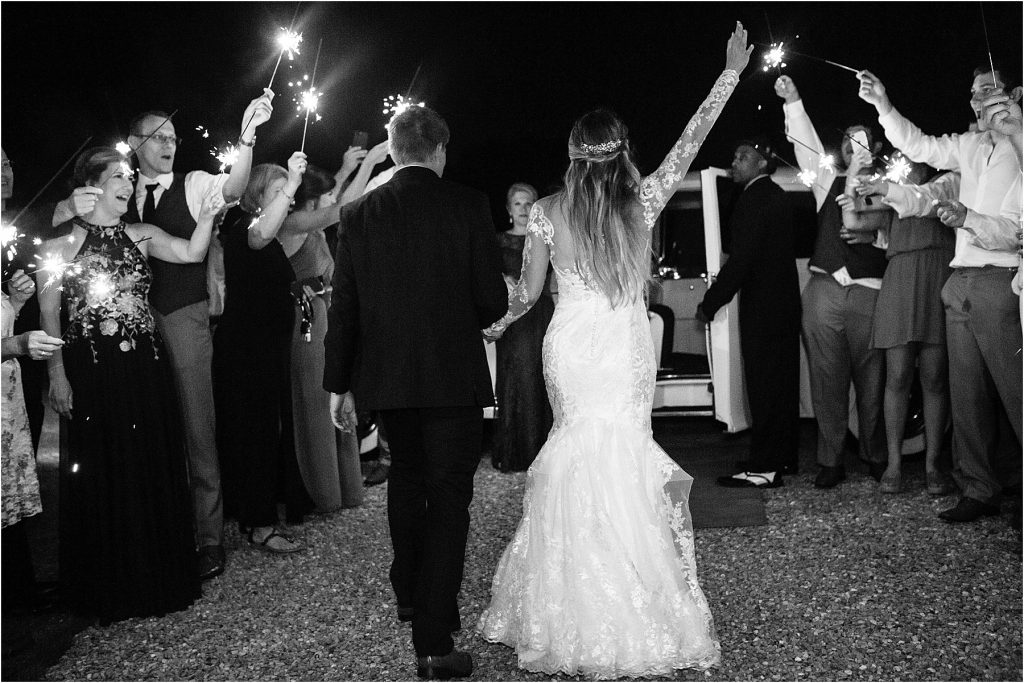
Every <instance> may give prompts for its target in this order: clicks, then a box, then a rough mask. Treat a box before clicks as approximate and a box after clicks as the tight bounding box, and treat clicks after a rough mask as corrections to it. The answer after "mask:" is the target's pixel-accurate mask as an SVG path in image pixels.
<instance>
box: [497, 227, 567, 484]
mask: <svg viewBox="0 0 1024 683" xmlns="http://www.w3.org/2000/svg"><path fill="white" fill-rule="evenodd" d="M525 241H526V236H525V235H514V234H512V233H509V232H503V233H501V234H500V235H498V244H499V246H500V247H501V263H502V268H501V269H502V272H503V273H504V274H505V275H509V276H511V277H513V278H515V279H517V280H518V279H519V275H520V273H521V271H522V268H523V244H524V243H525ZM554 311H555V304H554V302H553V301H552V300H551V296H550V294H549V293H548V291H547V289H546V288H545V291H544V293H543V294H541V296H540V299H538V301H537V303H536V304H534V306H533V308H531V309H530V311H529V312H528V313H527V314H526V315H524V316H523V317H522V318H520V319H519V320H517V321H516V322H515V324H513V325H511V326H509V328H508V329H507V330H506V331H505V334H504V335H503V336H502V337H501V339H499V340H498V341H497V347H498V348H497V356H498V368H497V377H496V386H495V394H496V395H497V399H498V420H497V422H498V424H497V427H496V429H495V432H494V448H493V450H492V462H493V464H494V466H495V467H496V468H498V469H499V470H503V471H506V472H520V471H523V470H526V469H527V468H529V467H530V465H531V464H532V463H533V459H534V458H536V457H537V453H538V452H539V451H540V448H541V446H543V445H544V442H545V441H546V440H547V438H548V432H549V431H551V423H552V415H551V404H550V402H549V401H548V393H547V389H546V388H545V386H544V368H543V363H542V361H541V350H542V346H543V344H544V333H545V332H546V331H547V329H548V324H549V323H550V322H551V316H552V314H553V313H554Z"/></svg>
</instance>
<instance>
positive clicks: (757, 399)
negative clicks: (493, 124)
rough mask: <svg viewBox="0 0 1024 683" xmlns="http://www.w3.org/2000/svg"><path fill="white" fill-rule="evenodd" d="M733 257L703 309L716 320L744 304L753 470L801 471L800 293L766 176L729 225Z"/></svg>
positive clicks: (785, 208)
mask: <svg viewBox="0 0 1024 683" xmlns="http://www.w3.org/2000/svg"><path fill="white" fill-rule="evenodd" d="M729 226H730V229H731V231H732V249H731V252H730V254H729V260H728V261H726V263H725V265H724V266H723V267H722V271H721V272H720V273H719V274H718V279H717V280H716V281H715V283H714V284H713V285H711V287H710V288H708V291H707V294H705V295H704V301H703V303H702V304H701V308H702V309H703V310H704V313H705V315H706V316H707V317H708V318H713V317H714V315H715V313H716V312H717V311H718V309H720V308H721V307H722V306H725V305H726V304H727V303H729V301H730V300H731V299H732V298H733V296H735V295H736V293H737V292H742V296H741V298H740V345H741V347H742V354H743V373H744V377H745V379H746V383H747V399H748V401H749V403H750V416H751V422H752V425H751V441H750V465H749V467H750V470H751V471H752V472H771V471H778V470H779V469H780V468H781V467H782V466H784V465H790V466H792V467H794V468H795V467H796V465H797V446H798V426H799V416H800V285H799V281H798V276H797V270H796V254H795V251H794V247H793V244H794V235H793V216H792V211H791V210H790V208H789V204H788V203H787V201H786V198H785V192H784V191H783V189H782V188H781V187H779V186H778V185H776V184H775V183H774V182H772V180H771V178H769V177H767V176H764V177H762V178H758V179H757V180H755V181H754V182H753V183H751V185H750V186H749V187H747V188H746V189H745V190H743V192H742V193H741V194H740V196H739V199H738V200H737V201H736V206H735V208H734V210H733V214H732V217H731V219H730V221H729Z"/></svg>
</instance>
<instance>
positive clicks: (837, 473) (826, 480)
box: [814, 465, 846, 489]
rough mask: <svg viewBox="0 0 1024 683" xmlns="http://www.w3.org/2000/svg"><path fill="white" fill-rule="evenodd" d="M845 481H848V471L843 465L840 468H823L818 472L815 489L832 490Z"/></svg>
mask: <svg viewBox="0 0 1024 683" xmlns="http://www.w3.org/2000/svg"><path fill="white" fill-rule="evenodd" d="M844 479H846V469H845V468H844V467H843V466H842V465H840V466H839V467H822V468H821V471H820V472H818V476H817V477H815V478H814V488H816V489H830V488H832V487H834V486H836V485H837V484H838V483H839V482H841V481H842V480H844Z"/></svg>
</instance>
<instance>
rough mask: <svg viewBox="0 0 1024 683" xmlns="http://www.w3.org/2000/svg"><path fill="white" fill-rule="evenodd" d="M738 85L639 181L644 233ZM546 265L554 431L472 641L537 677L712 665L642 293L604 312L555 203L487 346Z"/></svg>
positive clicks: (545, 204) (712, 644)
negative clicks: (511, 654) (663, 438)
mask: <svg viewBox="0 0 1024 683" xmlns="http://www.w3.org/2000/svg"><path fill="white" fill-rule="evenodd" d="M737 81H738V76H737V74H736V72H735V71H732V70H727V71H725V72H723V73H722V75H721V76H720V77H719V78H718V80H717V82H716V83H715V86H714V88H713V89H712V91H711V94H710V95H709V96H708V98H707V100H705V101H704V103H703V104H702V105H701V107H700V109H699V110H698V111H697V113H696V114H695V115H694V117H693V118H692V119H691V120H690V122H689V124H688V125H687V126H686V129H685V131H684V132H683V135H682V137H680V139H679V140H678V141H677V142H676V144H675V145H674V147H673V148H672V150H671V151H670V153H669V154H668V156H667V157H666V158H665V160H664V161H663V162H662V164H661V166H660V167H659V168H658V170H657V171H656V172H655V173H653V174H652V175H651V176H648V177H647V178H645V179H644V180H643V183H642V185H641V189H640V193H639V197H638V206H637V207H636V208H637V216H638V218H639V217H640V216H641V215H642V220H643V221H644V223H645V224H646V225H647V227H648V229H650V228H651V227H652V226H653V225H654V223H655V221H656V220H657V218H658V215H659V214H660V213H661V211H662V209H663V208H664V207H665V204H666V203H667V202H668V200H669V199H670V197H671V194H672V192H674V190H675V188H676V187H677V185H678V183H679V181H680V180H681V179H682V177H683V176H684V175H685V174H686V171H687V169H688V168H689V165H690V162H691V161H692V160H693V157H694V155H696V153H697V150H698V149H699V148H700V144H701V142H703V140H704V138H705V136H706V135H707V133H708V131H709V130H710V129H711V126H712V124H713V123H714V121H715V119H716V118H717V117H718V114H719V113H720V112H721V110H722V107H723V106H724V105H725V102H726V100H727V99H728V98H729V95H730V94H731V93H732V90H733V88H734V87H735V85H736V83H737ZM548 212H550V214H551V216H550V218H549V215H548ZM549 259H550V261H551V263H552V266H553V267H554V271H555V275H556V277H557V279H558V303H557V305H556V308H555V313H554V317H553V318H552V320H551V324H550V326H549V327H548V331H547V335H546V336H545V338H544V351H543V356H544V377H545V381H546V384H547V389H548V395H549V396H550V398H551V404H552V409H553V411H554V417H555V422H554V426H553V427H552V429H551V432H550V435H549V437H548V441H547V443H546V444H545V445H544V447H543V448H542V449H541V451H540V453H539V454H538V456H537V459H536V460H535V462H534V464H533V466H532V467H530V470H529V472H528V474H527V484H526V495H525V498H524V500H523V517H522V520H521V521H520V523H519V528H518V529H517V530H516V533H515V536H514V538H513V539H512V541H511V543H509V545H508V547H507V548H506V549H505V552H504V554H503V555H502V557H501V560H500V562H499V563H498V568H497V571H496V572H495V575H494V582H493V585H492V589H491V594H492V596H491V603H490V606H489V607H488V608H487V609H486V610H485V611H484V612H483V615H482V616H481V617H480V622H479V625H478V627H477V628H478V630H479V631H480V633H481V634H482V635H483V637H484V638H486V639H487V640H489V641H492V642H501V643H505V644H506V645H509V646H511V647H514V648H515V649H516V652H517V654H518V658H519V666H520V667H522V668H524V669H528V670H530V671H541V672H545V673H548V674H554V673H556V672H563V673H566V674H570V675H572V674H579V673H582V674H585V675H589V676H595V677H600V678H616V677H622V676H653V675H666V674H671V673H672V671H673V670H675V669H682V668H691V667H696V668H707V667H711V666H714V665H717V664H718V662H719V659H720V657H721V647H720V645H719V643H718V640H717V638H716V636H715V630H714V623H713V620H712V616H711V610H710V608H709V606H708V602H707V600H706V599H705V597H704V593H703V591H701V588H700V585H699V584H698V582H697V568H696V563H695V560H694V545H693V527H692V525H691V521H690V514H689V507H688V504H687V497H688V494H689V490H690V485H691V483H692V481H693V479H692V477H690V476H689V475H688V474H686V472H684V471H683V470H682V469H680V468H679V466H678V465H676V464H675V462H673V461H672V459H671V458H669V456H668V455H667V454H666V453H665V451H663V450H662V449H661V448H660V447H659V446H658V444H657V443H655V441H654V439H653V438H652V433H651V403H652V398H653V393H654V382H655V376H656V370H657V368H656V367H655V361H654V349H653V344H652V342H651V335H650V324H649V322H648V318H647V309H646V306H645V304H644V302H643V297H642V295H641V293H640V292H637V293H636V297H635V299H634V300H633V302H632V303H627V304H621V305H620V306H619V307H617V308H613V307H612V305H611V303H610V301H609V299H608V297H607V296H606V295H605V294H604V293H602V292H601V291H600V290H599V289H597V288H596V287H593V286H591V285H590V284H589V283H588V278H587V277H586V273H581V272H579V271H578V270H577V268H576V267H575V265H574V260H575V259H574V256H573V245H572V237H571V235H570V233H569V229H568V227H567V226H566V225H565V224H564V220H563V219H562V215H561V212H560V211H559V210H558V207H557V204H556V203H554V202H551V201H549V200H547V199H545V200H541V201H539V202H538V203H536V204H535V205H534V207H533V211H532V213H531V215H530V222H529V229H528V235H527V242H526V245H525V247H524V262H523V274H522V277H521V278H520V280H519V285H518V286H517V287H516V289H514V290H513V291H512V293H511V295H510V308H509V313H508V314H507V315H506V316H505V317H504V318H503V319H502V320H501V321H499V322H498V323H495V325H494V326H492V328H491V329H490V332H492V333H496V332H500V331H501V330H503V329H504V328H505V327H507V326H508V325H509V324H511V323H512V322H513V321H514V320H515V319H517V318H518V317H520V316H521V315H522V314H523V313H525V312H526V311H527V310H529V307H530V303H531V300H532V299H535V293H534V292H533V290H536V291H537V292H539V291H540V285H541V284H542V283H543V279H544V276H545V274H546V271H547V264H548V261H549Z"/></svg>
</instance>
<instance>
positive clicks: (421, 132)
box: [388, 107, 450, 165]
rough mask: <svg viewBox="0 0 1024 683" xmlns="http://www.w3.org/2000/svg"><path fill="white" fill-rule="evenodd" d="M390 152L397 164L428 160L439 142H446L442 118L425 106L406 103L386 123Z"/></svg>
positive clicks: (446, 132) (446, 133)
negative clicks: (412, 105)
mask: <svg viewBox="0 0 1024 683" xmlns="http://www.w3.org/2000/svg"><path fill="white" fill-rule="evenodd" d="M388 137H389V138H390V140H391V156H392V159H393V161H394V162H395V163H396V164H398V165H402V164H410V163H424V162H427V161H430V160H431V159H433V157H434V153H435V152H436V151H437V146H438V145H447V144H448V139H449V137H450V133H449V132H448V124H447V123H445V122H444V119H442V118H441V116H440V115H439V114H438V113H437V112H436V111H434V110H433V109H430V108H428V107H409V108H408V109H406V110H405V111H403V112H402V113H401V114H398V115H397V116H395V118H393V119H391V123H389V124H388Z"/></svg>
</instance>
